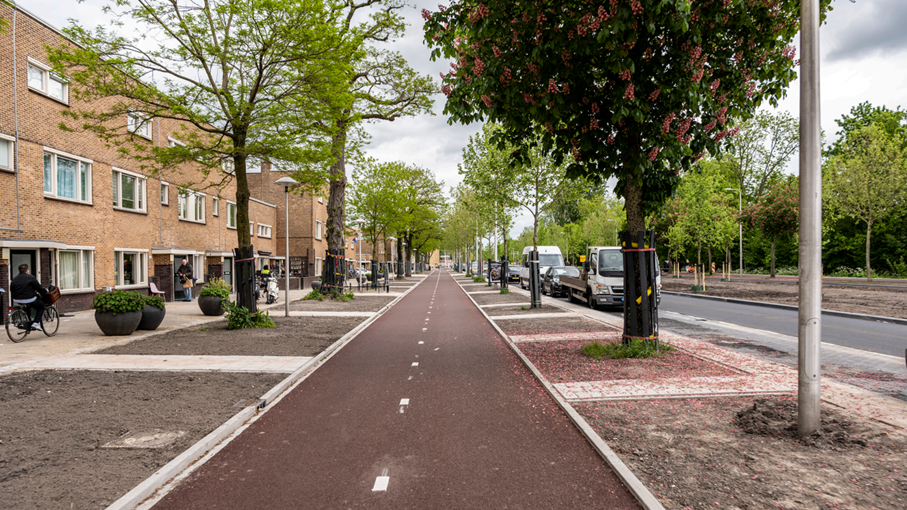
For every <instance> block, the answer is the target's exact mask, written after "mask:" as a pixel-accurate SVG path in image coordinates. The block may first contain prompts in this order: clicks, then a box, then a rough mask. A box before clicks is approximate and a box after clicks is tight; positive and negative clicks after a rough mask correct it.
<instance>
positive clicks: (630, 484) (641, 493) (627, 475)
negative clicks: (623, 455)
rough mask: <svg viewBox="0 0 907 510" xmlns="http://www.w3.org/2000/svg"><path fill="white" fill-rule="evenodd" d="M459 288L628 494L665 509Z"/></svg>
mask: <svg viewBox="0 0 907 510" xmlns="http://www.w3.org/2000/svg"><path fill="white" fill-rule="evenodd" d="M458 285H459V284H458ZM460 290H462V291H463V293H464V294H466V297H468V298H469V300H470V301H472V304H473V305H474V306H475V307H476V308H477V309H478V310H479V311H480V312H482V315H484V316H485V320H487V321H488V323H489V324H491V327H493V328H494V329H495V331H497V332H498V334H499V335H501V338H503V339H504V341H505V342H507V346H508V347H510V349H511V350H512V351H513V352H514V353H515V354H516V355H517V356H519V357H520V359H521V360H522V361H523V364H525V365H526V367H527V368H529V370H531V371H532V374H533V375H534V376H535V378H536V379H537V380H538V381H539V382H540V383H542V386H544V387H545V391H547V392H548V394H549V395H551V398H553V399H554V401H555V402H557V405H558V406H559V407H560V408H561V410H563V411H564V413H566V414H567V416H569V417H570V420H572V421H573V424H574V425H576V427H577V428H578V429H579V430H580V432H581V433H582V434H583V435H584V436H585V437H586V440H587V441H589V444H591V445H592V447H593V448H595V451H596V452H598V454H599V455H600V456H601V457H602V458H603V459H605V462H607V463H608V465H609V466H611V469H613V470H614V473H615V474H617V477H618V478H620V481H621V482H623V484H624V486H626V487H627V489H628V490H629V491H630V493H631V494H633V497H634V498H636V501H637V502H638V503H639V505H640V506H641V507H643V508H644V509H645V510H665V508H664V506H663V505H662V504H661V503H660V502H659V501H658V499H657V498H656V497H655V496H654V495H652V493H651V492H649V489H647V488H646V486H645V484H643V483H642V482H641V481H640V480H639V478H637V477H636V475H635V474H633V472H632V471H630V468H628V467H627V465H626V464H624V461H622V460H620V457H618V456H617V454H616V453H614V450H612V449H611V447H610V446H608V443H606V442H605V441H604V440H603V439H602V438H601V436H599V435H598V434H597V433H596V432H595V430H594V429H593V428H592V426H591V425H589V422H587V421H586V419H585V418H583V417H582V416H581V415H580V414H579V413H578V412H576V409H574V408H573V406H571V405H570V403H568V402H567V401H566V400H564V398H563V397H561V395H560V393H558V392H557V390H555V389H554V387H553V386H552V385H551V383H550V382H548V379H546V378H545V376H544V375H542V373H541V372H539V370H538V369H537V368H536V367H535V365H533V364H532V362H531V361H529V358H527V357H526V355H524V354H523V352H522V351H520V349H519V348H518V347H517V346H516V344H515V343H514V342H513V341H511V340H510V337H509V336H508V335H507V334H506V333H504V331H503V330H502V329H501V328H499V327H498V325H497V324H495V322H494V321H493V320H491V318H490V317H489V316H488V314H486V313H485V311H484V310H482V308H480V307H479V305H478V303H476V302H475V300H473V299H472V296H470V295H469V293H468V292H466V289H464V288H463V287H462V286H461V287H460Z"/></svg>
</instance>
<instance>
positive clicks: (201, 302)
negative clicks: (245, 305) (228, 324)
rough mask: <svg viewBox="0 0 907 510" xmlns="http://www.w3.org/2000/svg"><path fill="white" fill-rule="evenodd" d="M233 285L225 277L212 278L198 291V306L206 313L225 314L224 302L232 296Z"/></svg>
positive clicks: (212, 314)
mask: <svg viewBox="0 0 907 510" xmlns="http://www.w3.org/2000/svg"><path fill="white" fill-rule="evenodd" d="M231 288H232V286H230V285H227V283H226V282H224V279H223V278H211V279H210V280H209V281H208V283H206V284H205V286H204V287H202V290H200V291H199V293H198V307H199V309H201V311H202V313H203V314H205V315H211V316H214V315H223V314H224V308H223V303H224V302H225V301H227V298H229V297H230V289H231Z"/></svg>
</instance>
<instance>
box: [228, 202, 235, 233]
mask: <svg viewBox="0 0 907 510" xmlns="http://www.w3.org/2000/svg"><path fill="white" fill-rule="evenodd" d="M227 228H234V229H235V228H236V204H234V203H233V202H227Z"/></svg>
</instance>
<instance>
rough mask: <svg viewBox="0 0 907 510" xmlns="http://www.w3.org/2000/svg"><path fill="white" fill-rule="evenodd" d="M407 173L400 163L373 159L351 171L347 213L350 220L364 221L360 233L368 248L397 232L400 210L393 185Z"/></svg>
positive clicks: (400, 195)
mask: <svg viewBox="0 0 907 510" xmlns="http://www.w3.org/2000/svg"><path fill="white" fill-rule="evenodd" d="M409 171H410V169H409V168H407V166H406V165H405V164H404V163H400V162H390V163H378V162H376V161H374V160H368V161H366V162H364V164H363V165H361V166H360V167H359V168H358V169H357V170H355V171H353V184H352V186H351V193H350V202H349V206H350V210H351V212H352V214H353V217H354V218H357V219H362V220H364V221H365V224H364V225H363V227H362V232H363V233H364V234H365V237H366V239H367V240H368V241H369V243H371V245H372V246H377V245H378V243H379V242H384V240H385V239H386V238H387V237H389V232H394V231H396V229H397V225H398V223H399V222H400V220H401V218H400V215H399V211H400V210H401V209H403V207H404V204H403V196H402V194H401V193H400V191H401V190H400V188H398V187H397V182H399V181H400V180H401V179H403V178H404V177H405V176H406V174H407V172H409ZM386 259H387V257H386V256H385V260H386Z"/></svg>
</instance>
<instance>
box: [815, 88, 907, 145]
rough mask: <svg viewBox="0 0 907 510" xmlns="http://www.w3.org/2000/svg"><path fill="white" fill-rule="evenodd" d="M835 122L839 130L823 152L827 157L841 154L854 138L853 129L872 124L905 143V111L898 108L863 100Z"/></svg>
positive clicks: (906, 117) (906, 133)
mask: <svg viewBox="0 0 907 510" xmlns="http://www.w3.org/2000/svg"><path fill="white" fill-rule="evenodd" d="M835 123H836V124H837V125H838V127H839V128H840V130H839V131H838V132H837V133H836V134H837V136H838V139H837V141H835V143H834V144H832V145H831V147H830V148H829V149H828V150H827V151H826V153H825V155H826V156H828V157H831V156H839V155H841V154H842V153H843V152H844V151H845V150H846V149H847V147H848V145H850V144H851V143H852V140H854V138H853V137H852V136H851V134H852V133H853V132H854V131H857V130H859V129H860V128H864V127H869V126H871V125H873V124H874V125H876V126H878V127H879V128H880V129H881V130H882V132H884V133H885V134H886V135H887V136H888V137H889V138H897V139H898V140H900V142H901V145H902V146H903V145H904V144H907V111H904V110H901V109H900V108H898V109H896V110H889V109H888V107H886V106H872V104H871V103H869V101H864V102H862V103H860V104H858V105H857V106H854V107H853V108H851V109H850V115H842V116H841V118H840V119H837V120H835ZM856 139H857V140H859V137H857V138H856Z"/></svg>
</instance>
